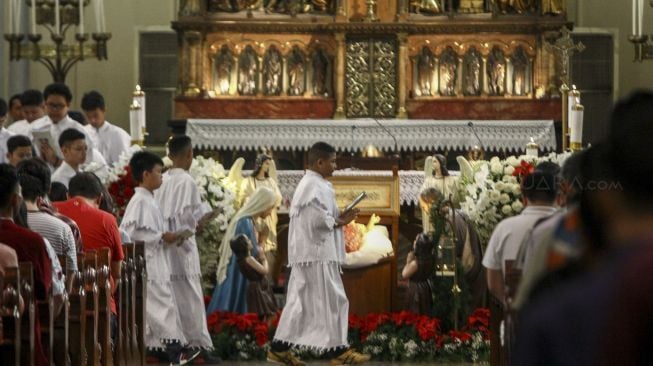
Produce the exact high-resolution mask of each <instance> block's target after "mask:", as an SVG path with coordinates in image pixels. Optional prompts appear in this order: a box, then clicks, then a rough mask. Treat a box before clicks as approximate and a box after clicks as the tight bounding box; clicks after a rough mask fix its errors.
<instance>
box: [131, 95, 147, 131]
mask: <svg viewBox="0 0 653 366" xmlns="http://www.w3.org/2000/svg"><path fill="white" fill-rule="evenodd" d="M133 98H134V102H136V103H138V105H140V106H141V111H140V113H139V116H138V120H139V123H140V125H141V129H142V130H143V131H145V130H146V129H147V120H146V115H145V111H146V105H145V93H144V92H143V91H142V90H141V86H140V85H136V90H134V93H133Z"/></svg>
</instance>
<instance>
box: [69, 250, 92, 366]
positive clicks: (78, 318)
mask: <svg viewBox="0 0 653 366" xmlns="http://www.w3.org/2000/svg"><path fill="white" fill-rule="evenodd" d="M77 268H78V270H77V271H75V272H71V274H70V279H69V281H70V291H69V293H68V299H69V302H70V312H69V317H68V319H69V324H68V332H69V333H68V334H69V339H68V346H69V350H70V361H71V365H72V366H85V365H86V361H87V359H88V355H87V353H86V292H85V291H84V276H83V272H82V271H83V270H84V254H83V253H78V255H77Z"/></svg>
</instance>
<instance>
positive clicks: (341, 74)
mask: <svg viewBox="0 0 653 366" xmlns="http://www.w3.org/2000/svg"><path fill="white" fill-rule="evenodd" d="M335 38H336V43H337V50H336V113H335V114H334V115H333V118H334V119H345V118H346V117H347V116H346V115H345V53H346V47H347V43H346V41H345V34H344V33H336V34H335Z"/></svg>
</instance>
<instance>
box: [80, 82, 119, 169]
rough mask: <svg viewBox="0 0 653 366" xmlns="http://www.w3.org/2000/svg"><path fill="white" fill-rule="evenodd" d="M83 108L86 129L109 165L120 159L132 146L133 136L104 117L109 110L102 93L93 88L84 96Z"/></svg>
mask: <svg viewBox="0 0 653 366" xmlns="http://www.w3.org/2000/svg"><path fill="white" fill-rule="evenodd" d="M82 110H83V111H84V115H85V116H86V120H87V121H88V125H86V126H84V129H86V131H87V132H88V135H89V136H90V137H91V140H93V143H94V144H95V146H96V147H97V149H98V151H99V152H100V154H102V156H103V157H104V160H106V161H107V164H108V165H109V166H113V163H115V162H117V161H118V160H119V159H120V154H122V153H123V152H124V151H126V150H127V149H129V146H131V137H129V134H128V133H127V132H126V131H125V130H123V129H122V128H120V127H118V126H115V125H112V124H111V123H109V122H108V121H106V120H105V119H104V116H105V113H106V111H107V109H106V105H105V103H104V97H103V96H102V94H100V93H98V92H97V91H95V90H93V91H90V92H88V93H86V94H84V96H83V97H82Z"/></svg>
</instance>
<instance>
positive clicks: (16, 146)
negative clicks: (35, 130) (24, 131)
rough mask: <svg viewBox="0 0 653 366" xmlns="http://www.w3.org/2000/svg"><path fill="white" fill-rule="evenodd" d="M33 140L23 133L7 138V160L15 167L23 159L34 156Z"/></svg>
mask: <svg viewBox="0 0 653 366" xmlns="http://www.w3.org/2000/svg"><path fill="white" fill-rule="evenodd" d="M32 155H33V154H32V141H30V139H29V137H27V136H23V135H14V136H11V137H10V138H9V139H8V140H7V154H6V155H5V156H6V157H7V162H8V163H9V164H10V165H12V166H13V167H14V168H15V167H17V166H18V163H20V162H21V161H23V160H27V159H31V158H32Z"/></svg>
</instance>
